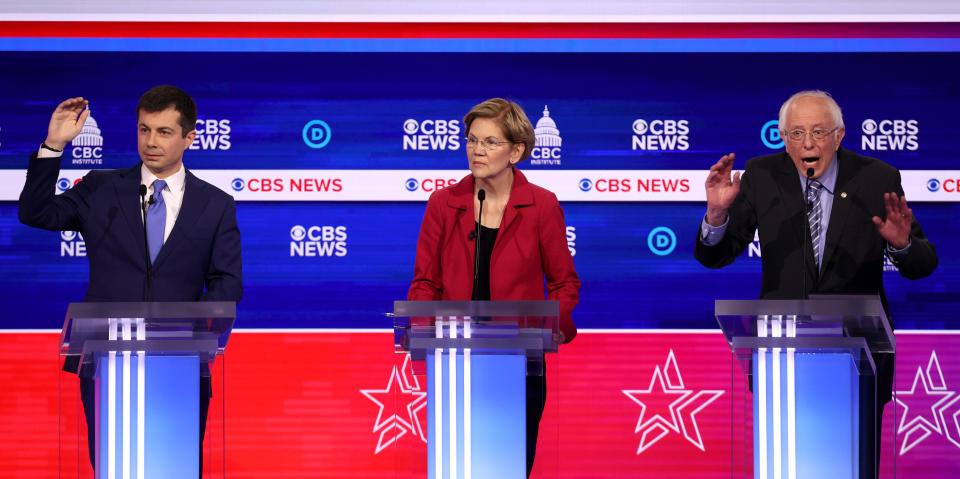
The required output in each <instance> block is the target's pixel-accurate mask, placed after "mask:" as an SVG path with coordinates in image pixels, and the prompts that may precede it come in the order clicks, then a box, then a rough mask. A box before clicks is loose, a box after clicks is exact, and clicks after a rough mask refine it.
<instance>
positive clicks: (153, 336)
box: [60, 302, 236, 479]
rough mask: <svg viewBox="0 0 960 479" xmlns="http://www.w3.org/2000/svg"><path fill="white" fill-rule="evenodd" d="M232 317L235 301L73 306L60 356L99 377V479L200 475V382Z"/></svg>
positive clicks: (227, 332)
mask: <svg viewBox="0 0 960 479" xmlns="http://www.w3.org/2000/svg"><path fill="white" fill-rule="evenodd" d="M235 316H236V303H233V302H153V303H71V304H70V306H69V308H68V310H67V316H66V320H65V321H64V324H63V330H62V331H61V334H60V355H61V356H66V359H65V360H66V361H67V362H68V364H71V363H73V364H78V371H77V372H78V374H80V375H81V376H84V377H91V376H92V377H93V378H94V383H95V386H96V421H95V423H96V452H95V457H96V466H95V467H94V470H95V477H96V478H97V479H114V478H130V479H143V478H145V477H197V471H198V470H199V464H200V459H201V458H200V457H199V454H200V452H199V450H198V449H199V448H198V444H199V441H200V429H199V428H200V424H199V423H200V411H199V399H200V398H199V394H200V376H201V374H206V375H209V363H210V362H212V361H213V360H214V359H215V358H216V355H218V354H221V353H223V350H224V349H225V348H226V346H227V338H228V337H229V335H230V331H231V329H232V328H233V322H234V318H235ZM83 462H86V461H83Z"/></svg>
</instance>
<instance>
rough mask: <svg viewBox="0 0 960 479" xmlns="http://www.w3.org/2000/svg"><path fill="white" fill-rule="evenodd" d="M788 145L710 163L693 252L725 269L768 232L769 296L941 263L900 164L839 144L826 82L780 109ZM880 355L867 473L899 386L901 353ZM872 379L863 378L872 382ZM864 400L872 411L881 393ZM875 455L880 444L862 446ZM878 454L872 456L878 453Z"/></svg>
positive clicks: (855, 286)
mask: <svg viewBox="0 0 960 479" xmlns="http://www.w3.org/2000/svg"><path fill="white" fill-rule="evenodd" d="M779 121H780V133H781V136H782V137H783V139H784V142H785V143H786V151H785V152H780V153H774V154H772V155H766V156H761V157H757V158H753V159H751V160H749V161H747V164H746V168H745V171H744V174H743V177H742V179H741V176H740V174H739V173H737V174H735V175H733V176H732V177H731V172H732V169H733V162H734V154H733V153H730V154H729V155H725V156H724V157H722V158H721V159H720V161H718V162H717V163H716V164H714V165H713V166H712V167H711V168H710V173H709V175H708V176H707V181H706V193H707V213H706V215H705V216H704V218H703V220H702V221H701V224H700V228H699V231H698V238H697V241H696V246H695V250H694V254H695V256H696V258H697V260H698V261H700V263H702V264H703V265H704V266H706V267H708V268H721V267H723V266H726V265H728V264H730V263H732V262H733V260H734V259H735V258H736V257H737V256H739V255H740V253H742V252H743V250H744V249H746V247H747V245H749V244H750V243H751V242H752V241H753V239H754V234H755V232H758V231H759V237H760V250H761V252H762V264H763V272H762V276H763V279H762V284H761V287H760V297H761V298H763V299H804V298H807V296H808V295H809V294H824V293H826V294H830V293H833V294H877V295H879V296H880V299H881V301H882V302H883V306H884V309H885V310H886V311H887V315H888V316H889V307H888V304H887V297H886V295H885V294H884V290H883V263H884V256H886V257H888V258H889V259H890V260H891V261H892V262H893V264H894V265H896V267H897V269H898V270H899V272H900V274H901V275H902V276H903V277H905V278H909V279H919V278H923V277H925V276H928V275H930V274H931V273H932V272H933V270H934V269H936V267H937V253H936V248H935V247H934V245H933V244H932V243H930V242H929V241H928V240H927V238H926V237H925V236H924V234H923V230H922V229H921V228H920V224H919V223H918V222H917V220H916V219H915V218H914V216H913V211H912V210H911V209H910V208H909V207H908V206H907V200H906V199H905V198H904V195H903V188H902V187H901V185H900V172H899V171H897V169H896V168H894V167H892V166H890V165H888V164H886V163H884V162H882V161H880V160H877V159H874V158H868V157H865V156H861V155H858V154H856V153H853V152H852V151H849V150H846V149H844V148H842V147H841V146H840V142H841V140H843V136H844V133H845V130H844V126H843V114H842V112H841V110H840V106H839V105H837V102H836V101H834V99H833V98H832V97H831V96H830V95H829V94H828V93H826V92H823V91H820V90H808V91H801V92H798V93H796V94H794V95H793V96H791V97H790V98H789V99H788V100H787V101H786V102H784V103H783V106H782V107H781V108H780V119H779ZM874 359H875V361H877V376H876V377H877V383H876V395H877V398H876V399H877V401H876V403H875V404H876V411H872V413H873V414H874V415H875V416H874V417H875V418H876V425H877V429H878V431H877V432H876V434H874V433H873V431H864V432H863V435H862V436H861V437H863V438H864V439H865V441H863V442H864V443H866V444H868V443H869V441H866V438H867V437H869V435H874V436H875V437H876V445H875V446H876V449H875V451H876V456H875V457H863V456H861V457H862V458H863V460H862V461H861V463H862V466H863V469H862V474H861V477H872V476H875V475H876V474H877V470H876V469H877V459H878V458H879V450H880V448H879V442H880V439H879V438H880V434H879V425H880V417H881V415H882V412H883V405H884V404H885V403H886V402H888V401H889V400H890V396H891V391H892V389H893V358H892V355H882V356H879V355H875V356H874ZM872 386H873V384H872V381H871V382H870V384H865V385H863V386H862V388H863V390H864V391H872V390H873V388H872ZM869 403H870V404H865V403H861V411H863V409H865V408H866V409H867V411H865V412H863V413H864V415H863V416H862V417H863V418H864V419H866V418H870V417H871V415H870V414H871V411H870V409H873V406H872V404H873V402H872V401H869ZM862 422H863V423H865V424H866V423H870V424H872V423H873V421H862ZM862 453H863V454H864V455H870V456H872V455H873V454H872V453H873V451H866V450H864V451H862ZM871 459H872V460H871Z"/></svg>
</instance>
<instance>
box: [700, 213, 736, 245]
mask: <svg viewBox="0 0 960 479" xmlns="http://www.w3.org/2000/svg"><path fill="white" fill-rule="evenodd" d="M728 224H730V217H729V216H727V219H726V221H724V222H723V224H722V225H720V226H711V225H710V224H709V223H707V217H706V215H704V217H703V221H701V222H700V243H702V244H703V245H704V246H715V245H716V244H717V243H719V242H720V240H722V239H723V235H724V234H726V232H727V225H728Z"/></svg>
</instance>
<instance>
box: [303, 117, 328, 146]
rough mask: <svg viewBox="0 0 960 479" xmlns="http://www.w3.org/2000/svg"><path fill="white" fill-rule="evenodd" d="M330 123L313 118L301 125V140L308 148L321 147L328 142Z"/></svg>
mask: <svg viewBox="0 0 960 479" xmlns="http://www.w3.org/2000/svg"><path fill="white" fill-rule="evenodd" d="M330 136H331V132H330V125H328V124H327V122H325V121H323V120H313V121H310V122H308V123H307V124H306V125H303V142H304V143H306V144H307V146H309V147H310V148H317V149H320V148H323V147H325V146H327V143H330Z"/></svg>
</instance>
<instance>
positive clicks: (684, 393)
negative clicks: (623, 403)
mask: <svg viewBox="0 0 960 479" xmlns="http://www.w3.org/2000/svg"><path fill="white" fill-rule="evenodd" d="M655 386H658V388H657V390H654V387H655ZM723 393H724V391H721V390H706V389H705V390H701V391H697V392H694V391H693V390H692V389H687V388H686V387H685V386H684V385H683V377H682V376H681V375H680V368H679V367H677V359H676V356H675V355H674V354H673V350H672V349H671V350H670V353H669V354H667V360H666V362H664V364H663V369H662V370H661V369H660V366H659V365H658V366H655V367H654V369H653V376H652V377H651V378H650V386H649V387H647V389H624V390H623V394H625V395H626V396H627V397H628V398H630V400H631V401H633V402H635V403H637V404H639V405H640V417H639V418H638V419H637V427H636V428H635V429H634V431H633V432H634V433H642V434H641V436H640V446H639V447H638V448H637V455H639V454H641V453H643V451H646V450H647V449H648V448H649V447H650V446H653V445H654V444H656V443H657V441H659V440H660V439H662V438H663V437H664V436H666V435H667V434H669V433H670V431H673V432H676V433H680V434H681V435H682V436H683V437H684V438H685V439H686V440H687V441H689V442H690V443H691V444H693V445H694V446H696V447H697V448H698V449H700V450H701V451H704V450H706V449H705V448H704V446H703V438H702V437H701V435H700V428H699V427H698V426H697V421H696V415H697V413H699V412H700V411H701V410H702V409H703V408H705V407H707V405H709V404H710V403H712V402H713V401H715V400H716V399H717V398H719V397H720V396H722V395H723ZM640 396H643V398H644V399H645V401H644V400H641V397H640ZM664 396H676V397H675V398H673V400H672V401H671V402H670V403H669V404H668V405H667V411H669V414H667V415H669V416H670V417H669V419H668V418H667V417H666V416H665V415H664V414H661V412H663V410H662V405H663V403H664V398H663V397H664ZM667 399H669V397H667ZM656 401H658V402H659V403H660V406H661V408H660V409H661V410H660V411H657V412H655V413H654V414H652V415H651V416H650V417H647V418H645V417H644V416H645V415H646V414H647V409H648V406H647V404H649V403H653V402H656ZM650 409H654V408H652V407H651V408H650ZM686 411H689V412H686Z"/></svg>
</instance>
